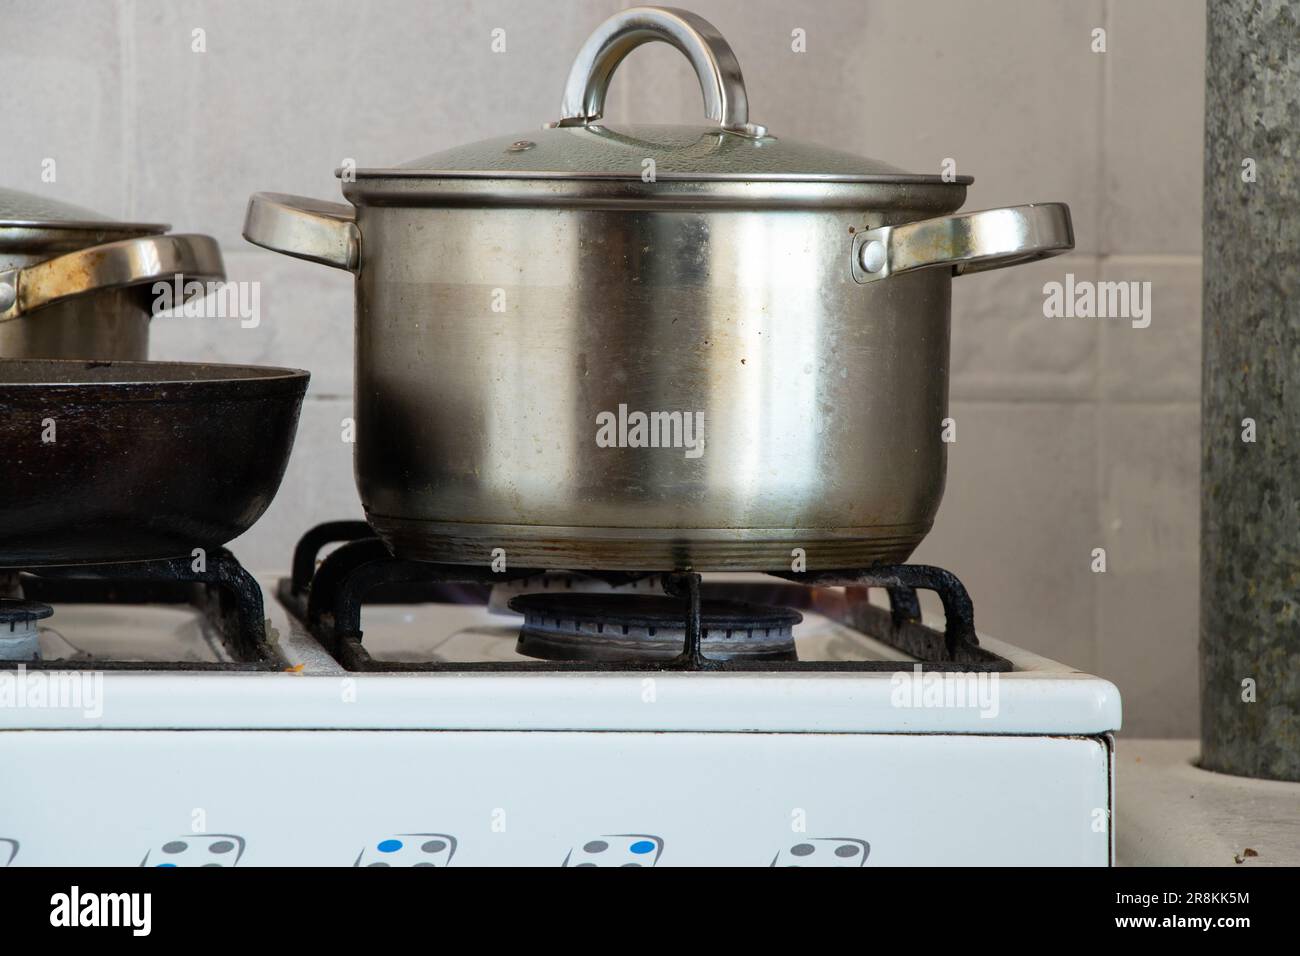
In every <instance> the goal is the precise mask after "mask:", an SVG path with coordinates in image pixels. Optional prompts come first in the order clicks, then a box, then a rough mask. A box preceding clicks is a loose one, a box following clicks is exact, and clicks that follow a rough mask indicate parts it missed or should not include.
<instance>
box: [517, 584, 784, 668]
mask: <svg viewBox="0 0 1300 956" xmlns="http://www.w3.org/2000/svg"><path fill="white" fill-rule="evenodd" d="M510 607H511V608H512V609H513V610H515V611H518V612H519V613H521V614H523V616H524V626H523V628H522V629H521V630H520V631H519V644H518V646H517V649H518V651H519V653H520V654H525V655H527V656H528V657H536V658H540V659H542V660H548V661H609V662H616V661H633V660H669V659H671V658H673V657H676V656H677V655H678V654H680V653H681V652H682V647H683V646H684V644H685V640H686V613H687V605H686V602H685V601H681V600H678V599H677V598H672V597H667V596H664V595H657V594H575V593H572V592H568V593H551V594H524V595H520V596H519V597H516V598H513V599H511V601H510ZM801 620H803V616H802V615H801V614H800V613H799V612H798V611H792V610H790V609H789V608H784V607H767V606H765V605H761V604H744V603H742V602H740V601H721V600H718V601H703V602H702V603H701V605H700V626H701V635H700V640H701V650H702V652H703V653H704V656H705V657H711V658H714V659H716V660H723V661H726V660H747V661H793V660H797V659H798V658H797V656H796V654H795V650H794V630H793V629H794V625H795V624H798V623H799V622H800V621H801Z"/></svg>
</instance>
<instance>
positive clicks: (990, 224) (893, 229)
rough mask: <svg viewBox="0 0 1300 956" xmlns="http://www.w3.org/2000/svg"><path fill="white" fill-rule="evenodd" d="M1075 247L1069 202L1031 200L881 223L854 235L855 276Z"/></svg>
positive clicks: (959, 271)
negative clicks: (1011, 204) (893, 223)
mask: <svg viewBox="0 0 1300 956" xmlns="http://www.w3.org/2000/svg"><path fill="white" fill-rule="evenodd" d="M1073 248H1074V227H1073V225H1072V224H1071V222H1070V208H1069V207H1068V206H1066V205H1065V204H1064V203H1059V202H1048V203H1031V204H1029V205H1025V206H1007V207H1005V208H1002V209H984V210H981V211H979V212H967V213H961V214H959V215H956V216H941V217H939V218H937V219H922V220H920V221H918V222H905V223H900V224H899V225H897V226H881V227H880V228H879V229H870V230H867V231H865V232H860V233H858V234H857V235H856V236H854V237H853V259H852V267H853V278H854V279H855V280H857V281H858V282H863V283H866V282H876V281H878V280H880V279H886V278H888V277H889V276H894V275H902V274H903V273H906V272H912V271H914V270H916V269H929V268H934V267H938V266H943V267H947V268H948V269H950V270H951V271H952V274H953V275H963V274H965V273H967V272H982V271H985V270H988V269H1001V268H1003V267H1004V266H1013V265H1017V264H1018V263H1021V262H1031V261H1033V260H1035V259H1046V258H1047V257H1048V256H1057V255H1060V254H1061V253H1063V252H1069V251H1070V250H1071V249H1073Z"/></svg>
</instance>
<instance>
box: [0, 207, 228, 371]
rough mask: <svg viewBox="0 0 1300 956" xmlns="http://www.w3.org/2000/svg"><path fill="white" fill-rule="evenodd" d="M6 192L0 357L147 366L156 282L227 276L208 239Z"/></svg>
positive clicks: (0, 236)
mask: <svg viewBox="0 0 1300 956" xmlns="http://www.w3.org/2000/svg"><path fill="white" fill-rule="evenodd" d="M167 228H168V227H167V226H166V225H163V224H159V223H134V222H118V221H115V220H112V219H109V218H107V217H105V216H101V215H99V214H98V213H94V212H91V211H90V210H87V209H82V208H80V207H78V206H72V205H69V204H67V203H61V202H55V201H53V200H49V199H45V198H42V197H39V196H33V195H30V194H28V193H22V192H18V191H16V190H11V189H0V358H50V359H54V358H68V359H94V360H101V361H107V360H112V359H144V358H146V357H147V354H148V340H149V320H150V317H151V315H152V312H153V309H152V303H153V300H154V295H153V292H152V286H153V284H154V283H155V282H166V283H168V284H169V285H171V284H174V283H175V282H176V281H177V280H178V278H179V281H180V284H181V287H182V288H184V285H185V283H187V282H191V283H192V282H200V283H202V282H207V281H208V280H220V279H224V278H225V272H224V268H223V264H222V260H221V251H220V249H219V247H218V246H217V243H216V241H215V240H213V239H212V238H210V237H209V236H201V235H182V234H174V235H169V234H167Z"/></svg>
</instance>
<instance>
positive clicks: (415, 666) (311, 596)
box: [278, 521, 1012, 673]
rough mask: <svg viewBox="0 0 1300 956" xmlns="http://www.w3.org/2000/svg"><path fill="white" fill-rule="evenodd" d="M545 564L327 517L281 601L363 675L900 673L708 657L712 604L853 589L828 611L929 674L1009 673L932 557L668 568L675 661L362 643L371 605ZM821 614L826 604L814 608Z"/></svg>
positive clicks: (464, 593)
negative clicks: (450, 558) (716, 577)
mask: <svg viewBox="0 0 1300 956" xmlns="http://www.w3.org/2000/svg"><path fill="white" fill-rule="evenodd" d="M338 543H342V546H341V547H339V548H338V549H336V550H335V551H333V552H332V553H331V554H329V555H328V556H327V557H326V558H325V560H324V561H322V562H321V563H320V567H319V568H317V567H316V560H317V557H318V556H319V554H320V552H321V550H322V549H324V548H325V547H326V546H327V545H330V544H338ZM541 573H543V572H539V571H536V570H531V569H517V570H512V571H509V572H504V573H497V572H493V571H492V570H490V569H489V568H483V567H469V566H463V565H447V564H431V563H426V562H419V561H405V560H402V559H400V558H395V557H393V556H392V555H391V554H390V553H389V551H388V549H387V548H386V547H385V546H384V543H383V542H382V541H380V540H379V538H377V537H375V534H374V531H373V530H372V529H371V528H370V526H369V525H367V524H366V523H365V522H363V521H339V522H331V523H328V524H323V525H319V526H317V527H315V528H313V529H312V530H311V531H309V532H307V534H305V535H304V536H303V538H302V540H301V541H299V542H298V546H297V548H296V550H295V551H294V557H293V576H292V577H291V578H282V579H281V580H280V582H279V587H278V596H279V599H280V602H281V603H282V604H283V605H284V606H285V608H286V609H287V610H288V611H289V613H290V614H292V615H293V616H294V617H296V618H297V619H298V620H299V621H300V622H302V624H303V625H304V626H305V627H306V628H307V629H308V630H309V631H310V632H311V634H312V635H313V636H315V638H316V639H317V640H318V641H320V643H321V644H322V645H323V646H324V647H325V648H326V649H327V650H328V651H329V652H330V653H331V654H332V655H333V656H334V658H335V659H336V660H337V661H338V662H339V663H340V664H341V665H342V666H343V667H344V668H346V669H347V670H350V671H359V672H405V671H417V672H419V671H426V672H465V671H498V672H499V671H520V672H534V673H536V672H548V671H549V672H565V671H604V672H611V671H614V672H619V671H664V670H687V671H714V672H717V671H749V672H753V671H765V672H766V671H775V672H789V671H794V672H798V671H827V672H865V671H885V672H892V671H896V670H898V668H899V662H898V661H881V660H862V661H802V660H745V659H730V660H727V659H722V658H719V657H712V656H709V654H708V650H709V649H710V648H709V647H708V646H707V645H706V644H705V641H704V632H705V625H706V621H705V613H704V612H705V608H706V606H707V605H706V601H708V600H713V599H724V598H725V599H729V600H732V601H748V602H751V603H755V604H779V605H782V606H783V607H784V608H788V609H795V608H811V607H814V606H815V604H816V602H817V595H818V593H819V592H820V591H821V590H822V589H826V588H839V587H842V588H845V589H846V590H845V592H844V594H845V597H846V600H845V601H844V602H843V607H842V608H841V609H840V611H839V612H838V613H836V614H834V615H832V616H833V617H834V618H835V619H836V620H838V621H840V623H843V624H846V625H848V626H850V627H853V628H855V629H856V630H858V631H860V632H862V633H863V634H866V635H868V636H870V637H873V638H875V639H876V640H879V641H881V642H883V643H885V644H888V645H890V646H892V647H894V648H896V649H898V650H900V651H902V652H904V653H905V654H907V655H909V656H910V657H913V658H915V659H916V660H917V661H918V662H920V664H921V666H922V668H923V669H925V670H930V671H940V672H943V671H949V672H969V671H1009V670H1011V669H1012V665H1011V662H1010V661H1008V660H1007V659H1006V658H1004V657H1000V656H998V655H997V654H994V653H992V652H991V651H988V650H986V649H985V648H983V647H980V645H979V639H978V638H977V637H976V635H975V617H974V610H973V608H972V607H971V602H970V596H969V595H968V594H967V593H966V588H965V587H964V586H963V585H962V583H961V581H959V580H958V579H957V577H956V575H954V574H952V573H951V572H949V571H945V570H943V569H942V568H936V567H931V566H928V565H913V564H900V565H888V566H877V567H873V568H866V569H861V570H842V571H815V572H805V573H794V572H791V573H782V574H777V575H773V577H775V578H778V579H780V580H779V582H778V581H773V582H770V583H761V584H732V583H726V582H704V581H702V580H701V578H700V575H699V574H696V573H693V572H674V573H668V574H662V575H660V577H661V579H662V581H663V587H664V590H665V591H666V592H667V594H668V597H669V598H672V599H676V601H677V602H678V607H680V608H681V609H682V610H683V614H682V617H681V618H680V619H679V621H678V622H677V624H676V626H677V627H678V628H679V630H680V633H681V635H682V636H681V640H680V643H679V645H678V646H679V648H680V650H679V651H678V653H676V654H675V655H674V656H672V657H669V658H667V659H660V658H654V659H645V658H642V659H635V660H619V661H606V660H530V661H474V662H446V661H385V660H377V659H375V658H373V657H371V656H370V654H369V653H368V652H367V651H366V649H365V648H364V647H363V646H362V644H361V639H362V630H361V608H362V605H363V604H418V603H427V602H443V603H445V602H454V603H461V604H464V603H479V604H486V603H487V601H488V596H489V594H490V593H491V589H492V586H493V585H498V584H503V583H506V582H509V581H519V580H522V579H524V578H530V577H535V576H537V575H538V574H541ZM873 587H877V588H884V589H885V590H886V592H887V593H888V595H889V604H890V607H889V610H885V609H884V608H880V607H877V606H875V605H874V604H871V603H870V601H869V600H868V589H870V588H873ZM918 588H919V589H923V590H929V591H934V592H935V593H936V594H938V596H939V599H940V600H941V601H942V603H943V609H944V619H945V625H944V630H943V631H942V632H940V631H936V630H935V629H933V628H930V627H927V626H925V625H924V624H922V623H921V605H920V602H919V601H918V599H917V594H916V592H917V589H918ZM818 610H819V611H820V610H821V607H820V606H818Z"/></svg>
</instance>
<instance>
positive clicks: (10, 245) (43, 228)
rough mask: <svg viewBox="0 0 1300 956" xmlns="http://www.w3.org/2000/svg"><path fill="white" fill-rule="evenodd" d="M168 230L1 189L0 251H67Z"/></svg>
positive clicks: (54, 200) (149, 223)
mask: <svg viewBox="0 0 1300 956" xmlns="http://www.w3.org/2000/svg"><path fill="white" fill-rule="evenodd" d="M167 229H168V226H167V224H166V223H156V222H121V221H119V220H115V219H111V218H109V217H108V216H104V215H101V214H100V213H97V212H93V211H91V210H89V209H83V208H82V207H81V206H74V205H72V204H71V203H66V202H61V201H59V200H57V199H51V198H49V197H48V196H40V195H37V194H34V193H26V192H20V191H19V190H17V189H5V188H4V187H0V251H6V252H19V251H30V252H41V251H66V250H68V249H75V248H80V247H83V246H88V245H95V244H98V243H100V242H107V241H110V240H111V239H126V238H130V237H131V236H140V235H146V236H147V235H158V234H160V233H164V232H166V231H167Z"/></svg>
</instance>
